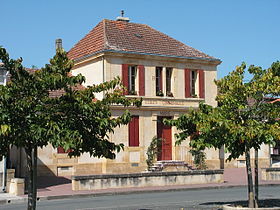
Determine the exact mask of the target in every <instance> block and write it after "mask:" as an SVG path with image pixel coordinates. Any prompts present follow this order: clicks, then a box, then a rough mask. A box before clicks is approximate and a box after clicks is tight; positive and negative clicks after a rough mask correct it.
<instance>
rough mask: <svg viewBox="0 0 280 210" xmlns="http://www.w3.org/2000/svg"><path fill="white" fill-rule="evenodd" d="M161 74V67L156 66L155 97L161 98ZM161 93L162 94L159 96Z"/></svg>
mask: <svg viewBox="0 0 280 210" xmlns="http://www.w3.org/2000/svg"><path fill="white" fill-rule="evenodd" d="M162 72H163V67H161V66H156V72H155V73H156V95H157V96H163V91H162ZM160 93H162V94H160Z"/></svg>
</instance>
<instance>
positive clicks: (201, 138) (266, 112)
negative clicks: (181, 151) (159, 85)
mask: <svg viewBox="0 0 280 210" xmlns="http://www.w3.org/2000/svg"><path fill="white" fill-rule="evenodd" d="M245 69H246V66H245V64H244V63H243V64H242V65H241V66H238V67H237V68H236V70H235V71H233V72H231V73H230V74H229V75H228V76H226V77H224V78H222V79H220V80H218V81H216V85H217V86H218V89H219V94H218V96H217V98H216V100H217V102H218V104H219V106H218V107H216V108H213V107H211V106H209V105H206V104H200V105H199V108H198V110H192V111H190V112H189V113H187V114H185V115H182V116H180V117H179V118H178V119H176V120H170V121H165V122H166V123H168V124H170V125H173V126H176V127H177V129H178V130H179V131H180V132H179V133H178V134H176V136H177V144H180V143H181V142H182V141H183V140H185V139H187V138H188V137H191V141H190V146H191V147H192V148H194V149H195V150H197V151H199V150H204V149H205V148H215V149H219V148H221V147H222V146H224V147H225V149H226V151H227V152H228V153H229V157H228V159H227V160H228V161H230V160H232V159H236V158H239V157H240V156H242V155H245V159H246V171H247V180H248V206H249V207H250V208H253V207H257V206H258V204H257V199H258V198H257V197H256V196H255V192H254V185H253V178H252V169H251V157H250V149H255V151H257V150H258V149H260V146H261V145H262V144H274V143H275V141H276V140H279V139H280V125H279V121H277V119H279V113H280V110H279V106H278V105H276V103H268V102H267V98H266V97H267V96H269V97H272V96H279V95H280V86H279V84H280V75H279V72H280V62H276V63H273V64H272V65H271V67H270V68H268V69H266V70H263V69H261V68H260V67H255V66H250V67H249V69H248V72H249V73H250V74H251V75H252V79H251V80H250V81H249V82H244V74H245ZM256 172H258V171H256ZM257 185H258V183H256V185H255V190H256V192H258V187H257Z"/></svg>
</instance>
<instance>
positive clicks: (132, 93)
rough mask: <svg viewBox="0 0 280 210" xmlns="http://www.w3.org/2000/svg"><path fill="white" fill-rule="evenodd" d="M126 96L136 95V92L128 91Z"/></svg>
mask: <svg viewBox="0 0 280 210" xmlns="http://www.w3.org/2000/svg"><path fill="white" fill-rule="evenodd" d="M128 95H137V92H136V91H135V90H130V91H129V92H128Z"/></svg>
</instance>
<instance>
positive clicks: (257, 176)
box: [255, 149, 259, 208]
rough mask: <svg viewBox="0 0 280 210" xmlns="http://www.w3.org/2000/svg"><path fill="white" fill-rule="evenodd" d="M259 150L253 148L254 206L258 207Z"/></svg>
mask: <svg viewBox="0 0 280 210" xmlns="http://www.w3.org/2000/svg"><path fill="white" fill-rule="evenodd" d="M258 159H259V151H258V149H255V207H256V208H257V207H258V202H259V163H258Z"/></svg>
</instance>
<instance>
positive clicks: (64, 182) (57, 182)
mask: <svg viewBox="0 0 280 210" xmlns="http://www.w3.org/2000/svg"><path fill="white" fill-rule="evenodd" d="M259 184H260V185H280V181H263V180H261V178H259ZM245 185H247V178H246V169H245V168H230V169H225V170H224V183H213V184H193V185H176V186H162V187H141V188H121V189H106V190H87V191H72V186H71V177H38V198H39V200H51V199H62V198H69V197H85V196H98V195H110V194H125V193H131V192H134V193H140V192H147V191H150V192H154V191H172V190H186V189H207V188H227V187H237V186H245ZM26 199H27V195H24V196H13V195H9V194H8V193H1V194H0V204H3V203H15V202H23V201H25V200H26Z"/></svg>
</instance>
